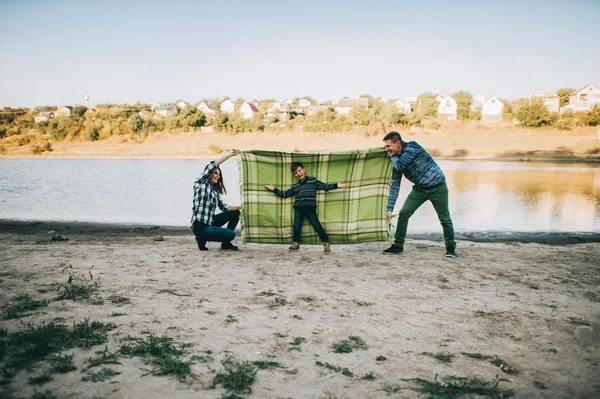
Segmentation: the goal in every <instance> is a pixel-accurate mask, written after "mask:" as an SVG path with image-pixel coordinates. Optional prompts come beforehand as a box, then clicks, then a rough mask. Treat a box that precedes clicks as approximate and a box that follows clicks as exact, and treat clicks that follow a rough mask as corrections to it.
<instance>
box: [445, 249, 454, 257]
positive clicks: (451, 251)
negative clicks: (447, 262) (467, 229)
mask: <svg viewBox="0 0 600 399" xmlns="http://www.w3.org/2000/svg"><path fill="white" fill-rule="evenodd" d="M446 258H456V248H453V247H446Z"/></svg>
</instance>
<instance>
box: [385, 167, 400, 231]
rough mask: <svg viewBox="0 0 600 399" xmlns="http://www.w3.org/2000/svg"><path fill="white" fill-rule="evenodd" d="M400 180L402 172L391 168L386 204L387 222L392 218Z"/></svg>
mask: <svg viewBox="0 0 600 399" xmlns="http://www.w3.org/2000/svg"><path fill="white" fill-rule="evenodd" d="M401 182H402V172H399V171H398V170H396V168H394V169H393V172H392V181H391V184H390V197H389V199H388V204H387V214H386V217H387V221H388V223H389V222H390V221H391V220H392V211H393V210H394V205H396V200H397V199H398V194H399V193H400V183H401Z"/></svg>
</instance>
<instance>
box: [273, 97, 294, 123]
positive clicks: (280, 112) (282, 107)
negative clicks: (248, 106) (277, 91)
mask: <svg viewBox="0 0 600 399" xmlns="http://www.w3.org/2000/svg"><path fill="white" fill-rule="evenodd" d="M291 111H292V107H290V104H288V103H286V102H283V103H279V102H277V101H275V102H272V103H270V104H269V105H268V106H267V116H268V117H274V116H278V117H279V119H282V120H287V119H288V117H289V113H290V112H291Z"/></svg>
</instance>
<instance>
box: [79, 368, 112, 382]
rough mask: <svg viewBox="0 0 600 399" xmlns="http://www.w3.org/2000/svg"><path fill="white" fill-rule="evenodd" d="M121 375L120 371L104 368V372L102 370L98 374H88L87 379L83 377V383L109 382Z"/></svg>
mask: <svg viewBox="0 0 600 399" xmlns="http://www.w3.org/2000/svg"><path fill="white" fill-rule="evenodd" d="M119 374H121V373H120V372H118V371H114V370H113V369H109V368H106V367H104V368H102V370H100V371H99V372H97V373H88V375H87V376H85V377H81V381H84V382H86V381H90V382H103V381H108V380H110V379H111V378H113V377H114V376H116V375H119Z"/></svg>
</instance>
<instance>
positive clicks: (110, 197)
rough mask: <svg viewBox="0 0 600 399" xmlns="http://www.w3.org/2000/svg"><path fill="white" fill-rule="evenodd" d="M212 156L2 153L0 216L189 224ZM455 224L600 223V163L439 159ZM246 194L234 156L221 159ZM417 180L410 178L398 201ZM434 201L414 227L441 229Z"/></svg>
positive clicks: (233, 200)
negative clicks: (89, 156) (197, 185)
mask: <svg viewBox="0 0 600 399" xmlns="http://www.w3.org/2000/svg"><path fill="white" fill-rule="evenodd" d="M206 164H207V161H206V160H188V159H0V219H16V220H44V221H49V220H54V221H82V222H101V223H126V224H148V225H162V226H187V225H188V224H189V220H190V216H191V204H192V196H193V192H192V186H193V183H194V180H195V179H196V178H197V176H198V175H199V174H200V173H201V172H202V171H203V170H204V166H205V165H206ZM439 164H440V166H441V167H442V169H443V170H444V173H445V174H446V177H447V181H448V186H449V189H450V211H451V214H452V218H453V221H454V226H455V229H456V230H457V231H488V230H500V231H526V232H540V231H547V232H550V231H556V232H565V231H569V232H600V166H598V165H587V164H555V163H533V162H522V163H518V162H496V161H446V160H441V161H439ZM222 169H223V173H224V178H225V183H226V187H227V188H228V189H229V193H228V194H227V195H225V201H226V202H227V203H228V204H230V205H237V204H239V202H240V196H239V191H238V174H237V161H236V160H234V159H232V160H229V161H228V162H226V163H224V164H223V165H222ZM411 186H412V185H411V183H410V182H408V181H407V180H403V183H402V188H401V191H400V197H399V199H398V203H397V207H398V208H399V207H400V206H401V205H402V202H403V201H404V199H405V198H406V195H407V194H408V192H409V191H410V188H411ZM440 231H441V227H440V225H439V222H438V220H437V217H436V215H435V212H434V211H433V208H432V206H431V204H430V203H425V204H424V205H423V206H422V207H421V208H420V209H419V210H418V211H417V212H416V213H415V215H414V216H413V217H412V218H411V221H410V223H409V232H440Z"/></svg>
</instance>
